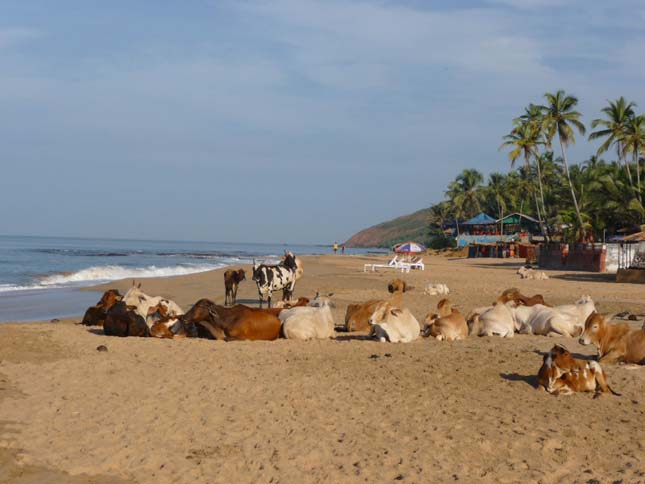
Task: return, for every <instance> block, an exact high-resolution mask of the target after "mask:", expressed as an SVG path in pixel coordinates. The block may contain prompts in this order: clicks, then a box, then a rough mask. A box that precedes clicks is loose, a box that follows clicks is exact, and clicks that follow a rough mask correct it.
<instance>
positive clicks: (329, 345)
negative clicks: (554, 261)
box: [0, 256, 645, 483]
mask: <svg viewBox="0 0 645 484" xmlns="http://www.w3.org/2000/svg"><path fill="white" fill-rule="evenodd" d="M383 259H384V258H383V257H380V258H379V257H358V256H353V257H341V256H336V257H334V256H320V257H305V264H306V265H305V276H304V277H303V279H302V280H301V281H300V282H299V284H298V285H297V287H296V294H295V295H296V296H301V295H304V296H310V297H311V296H312V295H313V293H314V292H315V291H316V290H319V291H320V292H321V293H328V292H334V293H335V295H334V299H335V301H336V304H337V307H336V308H335V310H334V315H335V319H336V322H337V324H340V323H342V321H343V315H344V312H345V308H346V306H347V304H348V303H350V302H360V301H364V300H366V299H370V298H374V297H381V296H385V295H386V290H385V286H386V284H387V282H388V281H389V280H391V279H392V278H393V277H395V276H401V274H400V273H392V272H378V273H368V274H365V273H363V272H362V265H363V263H365V262H366V261H370V262H371V261H374V260H383ZM425 260H426V262H427V267H426V271H425V272H418V271H414V272H413V273H411V274H406V275H403V276H402V278H403V279H405V280H406V281H408V283H410V284H411V285H413V286H415V287H416V289H415V290H413V291H411V292H410V293H409V294H406V296H405V303H406V305H407V306H408V307H410V309H411V310H412V311H413V312H414V314H415V315H416V316H417V318H419V319H420V320H421V319H422V318H423V317H424V316H425V314H426V313H427V312H428V311H429V310H430V309H431V308H433V307H434V306H435V305H436V303H437V301H438V300H439V297H432V296H426V295H424V294H423V292H422V288H423V286H424V285H425V284H426V283H428V282H442V283H446V284H448V286H449V287H450V289H451V295H450V298H451V300H453V301H454V302H456V303H458V304H460V305H461V308H462V310H463V311H464V312H467V311H468V310H469V309H471V308H474V307H477V306H482V305H485V304H489V303H490V302H491V301H492V300H493V299H494V298H495V297H496V295H497V294H499V293H500V292H501V291H502V290H503V289H506V288H508V287H518V288H520V289H521V290H522V291H523V292H524V293H527V294H534V293H540V294H543V295H544V297H545V299H546V300H547V302H550V303H553V304H561V303H569V302H573V301H574V300H575V299H577V298H578V297H580V295H582V294H590V295H591V296H592V297H593V298H594V301H596V302H597V304H598V308H599V310H600V311H601V312H608V313H609V312H617V311H622V310H630V311H631V312H634V313H638V314H645V290H644V289H643V286H638V285H628V284H616V283H614V282H611V278H610V277H608V276H605V275H599V274H585V273H566V274H565V273H560V272H557V271H550V272H549V275H550V276H551V277H552V278H551V279H550V280H547V281H523V280H520V279H519V276H517V275H515V270H516V268H517V266H518V263H516V262H514V261H503V260H494V259H479V260H465V259H459V260H450V259H448V258H444V257H426V259H425ZM222 272H223V271H221V270H218V271H212V272H209V273H202V274H195V275H191V276H181V277H174V278H166V279H150V280H144V281H143V289H144V290H145V291H146V292H147V293H149V294H155V295H157V294H159V295H164V296H167V297H171V298H173V299H175V300H176V301H177V302H178V303H179V304H180V305H182V306H184V308H185V309H188V307H189V306H190V304H192V303H193V302H195V301H196V300H198V299H199V298H202V297H208V298H210V299H214V300H215V301H216V302H219V303H221V302H223V300H224V290H223V281H222V279H223V278H222ZM129 285H131V281H129V280H125V281H120V282H118V283H112V284H109V285H108V286H109V287H117V288H119V289H121V290H122V291H123V290H125V289H127V287H128V286H129ZM100 289H103V288H100ZM99 297H100V295H99V294H97V296H96V299H97V300H98V298H99ZM238 302H243V303H249V304H255V303H256V302H257V291H256V289H255V286H254V284H253V282H252V281H245V282H243V283H242V286H241V288H240V292H239V294H238ZM73 322H74V321H72V320H64V321H62V322H60V323H57V324H51V323H38V324H27V325H25V324H2V325H0V360H1V361H0V412H1V415H2V417H1V418H0V469H1V470H0V482H25V483H31V482H70V483H71V482H97V483H104V482H140V483H144V482H162V483H165V482H168V483H171V482H173V483H174V482H178V483H184V482H222V483H225V482H387V481H403V482H454V481H457V480H459V481H461V482H502V483H503V482H509V483H511V482H519V481H522V482H545V483H547V482H580V483H587V482H596V481H598V482H601V483H605V482H615V481H622V482H624V483H631V482H645V401H644V397H643V396H644V395H645V367H640V368H636V369H630V368H628V367H625V366H607V367H605V369H606V372H607V374H608V379H609V383H610V384H611V385H612V387H614V389H615V390H616V391H618V392H619V393H622V396H621V397H615V396H603V397H601V398H598V399H593V398H592V395H591V394H578V395H574V396H560V397H555V396H551V395H548V394H546V393H545V392H544V391H541V390H536V389H535V385H536V376H535V375H536V373H537V370H538V368H539V366H540V364H541V361H542V357H541V355H540V352H544V351H547V350H548V349H550V348H551V346H552V345H553V344H554V343H555V342H559V343H564V344H565V345H566V346H567V347H568V348H569V349H570V350H572V351H574V352H575V353H578V354H581V355H593V354H594V353H595V351H594V350H593V348H591V347H582V346H580V345H578V343H577V341H575V340H572V339H567V338H547V337H540V336H526V335H516V336H515V337H514V338H512V339H499V338H477V337H470V338H469V339H467V340H466V341H461V342H454V343H442V342H437V341H434V340H426V339H421V340H418V341H416V342H414V343H410V344H400V345H395V344H383V343H377V342H373V341H366V340H365V339H364V337H363V336H361V335H355V334H345V333H339V334H338V337H337V338H336V340H330V341H313V342H297V341H286V340H278V341H274V342H230V343H225V342H220V341H207V340H189V339H184V340H172V341H170V340H157V339H152V338H150V339H139V338H125V339H121V338H109V337H106V336H103V335H102V334H101V331H100V330H97V329H93V328H86V327H82V326H77V325H74V324H72V323H73ZM641 323H642V321H639V322H634V323H633V324H634V325H635V326H640V324H641ZM102 344H103V345H106V346H107V347H108V349H109V351H108V352H97V351H96V347H97V346H98V345H102ZM3 473H4V474H3ZM16 476H20V477H19V479H22V480H16V479H18V478H17V477H16ZM47 479H49V481H47ZM65 479H67V480H65ZM117 479H121V481H117Z"/></svg>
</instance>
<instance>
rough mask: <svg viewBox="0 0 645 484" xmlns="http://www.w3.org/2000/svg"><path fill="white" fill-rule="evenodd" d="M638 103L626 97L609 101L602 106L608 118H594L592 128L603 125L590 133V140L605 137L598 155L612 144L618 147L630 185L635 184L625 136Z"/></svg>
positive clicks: (617, 150)
mask: <svg viewBox="0 0 645 484" xmlns="http://www.w3.org/2000/svg"><path fill="white" fill-rule="evenodd" d="M635 107H636V103H633V102H631V101H630V102H627V101H626V100H625V98H624V97H622V96H621V97H619V98H618V99H617V100H616V101H609V106H607V107H604V108H602V110H601V111H602V112H603V113H604V114H605V117H606V118H607V119H594V120H593V121H592V122H591V127H592V128H597V127H598V126H600V127H602V129H599V130H598V131H594V132H593V133H591V134H590V135H589V139H590V140H595V139H603V138H605V141H604V143H602V144H601V145H600V146H599V147H598V155H601V154H602V153H605V152H606V151H607V150H608V149H609V148H611V147H612V146H615V147H616V152H617V153H618V159H619V160H620V161H622V162H623V164H624V165H625V170H626V171H627V177H628V178H629V183H630V185H632V186H633V182H632V174H631V170H630V169H629V163H628V162H627V160H626V158H625V143H624V142H623V137H624V133H625V129H626V128H627V124H628V123H629V121H630V120H631V119H632V118H633V117H634V108H635Z"/></svg>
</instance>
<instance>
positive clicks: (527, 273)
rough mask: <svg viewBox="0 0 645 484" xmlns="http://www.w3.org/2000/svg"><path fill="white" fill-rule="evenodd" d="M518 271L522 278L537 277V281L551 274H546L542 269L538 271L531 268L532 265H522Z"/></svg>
mask: <svg viewBox="0 0 645 484" xmlns="http://www.w3.org/2000/svg"><path fill="white" fill-rule="evenodd" d="M517 273H518V274H519V275H520V278H521V279H535V280H537V281H544V280H546V279H548V278H549V276H547V275H546V273H544V272H541V271H536V270H533V269H531V268H530V267H524V266H522V267H520V268H519V269H518V270H517Z"/></svg>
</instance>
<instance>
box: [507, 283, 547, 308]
mask: <svg viewBox="0 0 645 484" xmlns="http://www.w3.org/2000/svg"><path fill="white" fill-rule="evenodd" d="M509 301H514V302H515V303H516V304H517V305H518V306H520V305H523V306H535V305H536V304H541V305H543V306H548V307H551V306H550V305H549V304H547V303H545V302H544V297H543V296H542V294H535V295H533V296H531V297H528V296H524V295H523V294H522V293H520V291H519V290H518V289H517V288H514V287H513V288H511V289H506V290H505V291H504V292H503V293H502V295H501V296H500V297H499V298H497V301H496V303H500V304H506V303H507V302H509Z"/></svg>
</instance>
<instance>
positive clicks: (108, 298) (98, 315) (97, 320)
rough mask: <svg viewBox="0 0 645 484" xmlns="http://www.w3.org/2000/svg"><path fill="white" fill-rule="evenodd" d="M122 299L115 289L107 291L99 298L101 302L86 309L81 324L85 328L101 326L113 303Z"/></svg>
mask: <svg viewBox="0 0 645 484" xmlns="http://www.w3.org/2000/svg"><path fill="white" fill-rule="evenodd" d="M121 299H123V296H122V295H121V294H120V293H119V291H118V290H117V289H108V290H107V291H105V292H104V293H103V296H101V300H100V301H99V302H98V303H96V305H95V306H91V307H89V308H87V311H85V315H84V316H83V320H82V321H81V324H84V325H86V326H103V323H104V322H105V317H106V316H107V312H108V311H109V310H110V308H111V307H112V306H114V304H115V303H117V302H119V301H120V300H121Z"/></svg>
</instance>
